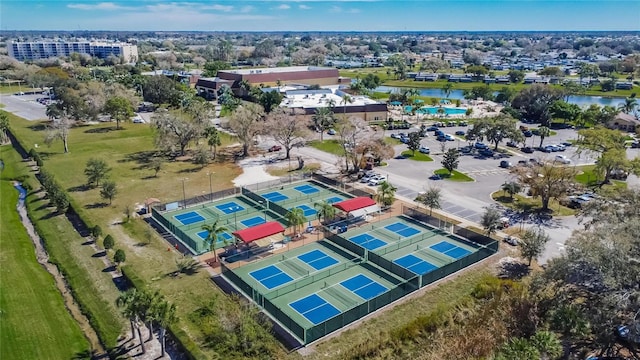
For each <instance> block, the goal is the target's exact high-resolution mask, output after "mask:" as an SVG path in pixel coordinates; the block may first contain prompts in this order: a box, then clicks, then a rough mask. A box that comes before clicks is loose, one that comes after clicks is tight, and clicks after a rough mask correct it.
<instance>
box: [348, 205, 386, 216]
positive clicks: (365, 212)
mask: <svg viewBox="0 0 640 360" xmlns="http://www.w3.org/2000/svg"><path fill="white" fill-rule="evenodd" d="M379 211H380V206H378V205H377V204H376V205H371V206H367V207H363V208H362V209H358V210H353V211H351V212H350V213H349V215H350V216H352V217H354V218H359V217H361V216H366V215H369V214H375V213H377V212H379Z"/></svg>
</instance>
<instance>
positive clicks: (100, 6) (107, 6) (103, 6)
mask: <svg viewBox="0 0 640 360" xmlns="http://www.w3.org/2000/svg"><path fill="white" fill-rule="evenodd" d="M67 7H68V8H70V9H77V10H122V9H126V7H124V6H120V5H116V4H114V3H112V2H101V3H97V4H67Z"/></svg>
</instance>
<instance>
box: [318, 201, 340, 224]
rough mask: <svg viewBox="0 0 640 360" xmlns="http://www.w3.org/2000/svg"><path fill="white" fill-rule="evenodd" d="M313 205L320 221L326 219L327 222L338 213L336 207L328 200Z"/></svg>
mask: <svg viewBox="0 0 640 360" xmlns="http://www.w3.org/2000/svg"><path fill="white" fill-rule="evenodd" d="M313 207H314V208H315V209H316V211H317V215H318V221H320V222H322V220H324V222H325V224H326V223H327V221H328V220H331V219H333V218H335V217H336V213H337V210H336V208H335V207H333V205H332V204H330V203H329V202H327V201H326V200H323V201H321V202H316V203H314V204H313ZM320 219H322V220H320Z"/></svg>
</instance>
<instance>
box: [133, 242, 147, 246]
mask: <svg viewBox="0 0 640 360" xmlns="http://www.w3.org/2000/svg"><path fill="white" fill-rule="evenodd" d="M147 245H149V243H146V242H139V243H136V244H135V245H134V246H137V247H145V246H147Z"/></svg>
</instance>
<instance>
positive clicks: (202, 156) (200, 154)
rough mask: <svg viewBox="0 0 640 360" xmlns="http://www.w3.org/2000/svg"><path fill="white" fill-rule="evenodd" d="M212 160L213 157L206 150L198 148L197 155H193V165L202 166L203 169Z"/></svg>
mask: <svg viewBox="0 0 640 360" xmlns="http://www.w3.org/2000/svg"><path fill="white" fill-rule="evenodd" d="M210 160H211V155H210V154H209V151H207V150H206V149H205V148H202V147H198V148H197V149H196V151H195V153H194V154H193V163H194V164H196V165H200V168H201V169H202V168H204V167H205V166H206V165H207V164H209V161H210Z"/></svg>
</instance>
